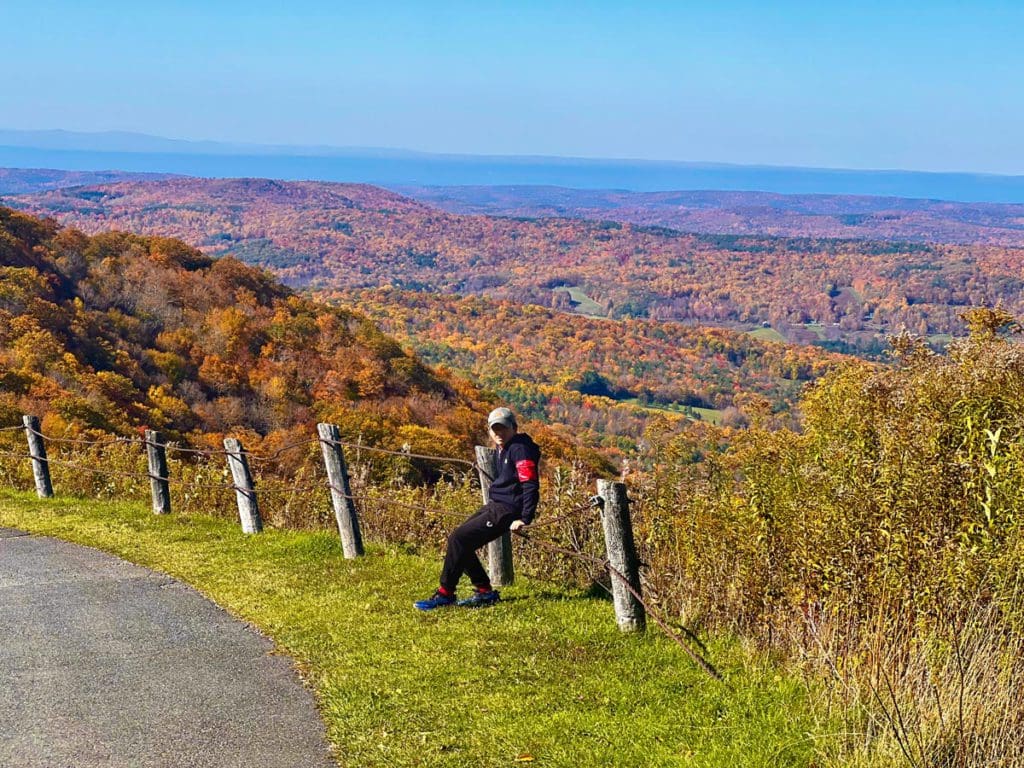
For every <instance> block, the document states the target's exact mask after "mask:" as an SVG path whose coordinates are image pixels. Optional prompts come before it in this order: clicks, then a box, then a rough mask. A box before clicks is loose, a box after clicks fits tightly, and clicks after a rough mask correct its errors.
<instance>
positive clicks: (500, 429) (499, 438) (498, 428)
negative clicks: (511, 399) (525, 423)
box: [487, 424, 516, 448]
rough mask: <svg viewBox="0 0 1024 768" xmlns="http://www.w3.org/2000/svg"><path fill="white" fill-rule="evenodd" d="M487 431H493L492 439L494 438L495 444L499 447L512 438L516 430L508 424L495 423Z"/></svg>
mask: <svg viewBox="0 0 1024 768" xmlns="http://www.w3.org/2000/svg"><path fill="white" fill-rule="evenodd" d="M487 431H488V432H490V433H491V439H492V440H494V443H495V445H497V446H498V447H499V448H500V447H501V446H503V445H504V444H505V443H507V442H508V441H509V440H511V439H512V435H514V434H515V433H516V431H515V430H514V429H512V427H510V426H508V425H507V424H494V425H492V426H491V427H489V428H488V430H487Z"/></svg>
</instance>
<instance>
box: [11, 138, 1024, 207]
mask: <svg viewBox="0 0 1024 768" xmlns="http://www.w3.org/2000/svg"><path fill="white" fill-rule="evenodd" d="M0 166H10V167H21V168H65V169H69V170H78V171H87V170H91V171H96V170H110V169H116V170H121V171H131V172H147V173H176V174H183V175H189V176H204V177H245V176H247V177H263V178H275V179H284V180H302V179H315V180H320V181H341V182H360V183H371V184H377V185H383V186H395V185H421V186H428V185H430V186H451V185H481V184H487V185H508V184H517V185H549V186H562V187H577V188H583V189H626V190H633V191H639V192H653V191H662V190H670V189H689V190H694V189H696V190H741V191H743V190H746V191H762V192H778V193H784V194H845V195H886V196H897V197H916V198H927V199H937V200H959V201H968V202H971V201H979V202H1001V203H1024V176H998V175H991V174H975V173H962V172H943V173H933V172H920V171H900V170H877V171H876V170H870V171H864V170H847V169H829V168H793V167H775V166H745V165H730V164H726V163H707V162H663V161H651V160H629V159H594V158H575V157H543V156H501V155H458V154H439V153H427V152H415V151H410V150H396V149H381V148H365V147H325V146H311V147H302V146H280V145H259V144H257V145H246V144H232V143H227V142H210V141H200V142H188V141H180V140H176V139H163V138H160V137H153V136H145V135H141V134H131V133H118V132H111V133H104V134H87V133H75V132H70V131H10V130H6V131H2V130H0Z"/></svg>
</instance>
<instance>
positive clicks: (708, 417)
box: [619, 397, 725, 424]
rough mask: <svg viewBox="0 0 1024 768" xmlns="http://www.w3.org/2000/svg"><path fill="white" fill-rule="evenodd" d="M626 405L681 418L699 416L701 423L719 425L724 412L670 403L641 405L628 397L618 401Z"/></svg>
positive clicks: (637, 400)
mask: <svg viewBox="0 0 1024 768" xmlns="http://www.w3.org/2000/svg"><path fill="white" fill-rule="evenodd" d="M619 402H620V403H625V404H626V405H632V406H633V407H634V408H641V409H643V410H645V411H666V412H668V413H678V414H679V415H681V416H689V417H691V418H692V414H695V415H697V416H700V418H701V420H702V421H706V422H708V423H709V424H719V423H720V422H721V420H722V414H723V413H725V412H724V411H721V410H718V409H716V408H697V407H695V406H686V405H677V404H674V403H672V404H670V403H646V404H644V403H641V402H640V399H639V398H637V397H628V398H624V399H622V400H620V401H619Z"/></svg>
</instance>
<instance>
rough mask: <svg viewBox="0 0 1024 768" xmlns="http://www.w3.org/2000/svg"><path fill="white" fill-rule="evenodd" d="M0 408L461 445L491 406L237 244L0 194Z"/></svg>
mask: <svg viewBox="0 0 1024 768" xmlns="http://www.w3.org/2000/svg"><path fill="white" fill-rule="evenodd" d="M0 278H2V279H0V420H2V422H3V423H4V424H11V423H17V422H18V420H19V419H20V415H21V414H22V413H37V414H40V415H43V414H46V420H45V421H44V431H48V432H50V433H54V434H69V433H73V432H76V431H81V430H89V429H92V430H97V431H103V432H108V433H116V434H121V435H129V434H134V433H135V432H136V431H137V430H138V429H139V428H141V427H143V426H148V427H151V428H156V429H161V430H164V431H165V432H166V433H168V434H169V436H171V437H172V438H176V439H188V440H191V441H192V442H207V443H210V444H213V445H216V444H217V443H218V441H219V438H220V437H221V436H223V434H224V433H227V432H231V433H233V434H236V435H244V436H248V437H247V442H248V443H249V444H250V445H251V446H253V447H255V446H258V445H259V444H260V443H261V442H262V441H263V440H270V441H271V443H273V442H274V441H275V440H276V441H280V440H282V439H284V438H285V437H286V436H287V435H288V434H289V433H290V431H292V430H301V431H302V433H303V435H304V436H308V431H309V428H310V425H311V424H312V423H313V422H314V421H315V420H318V419H320V420H327V421H333V422H335V423H339V424H341V425H343V427H344V428H345V429H346V431H347V432H348V433H350V434H362V435H364V436H365V437H366V438H367V439H383V438H384V436H387V439H389V440H391V441H392V442H395V441H397V442H398V443H401V442H402V441H410V440H413V441H414V442H417V444H420V443H422V444H424V445H428V444H430V445H431V446H432V447H433V448H434V449H435V452H436V450H439V449H447V450H457V451H460V452H465V451H467V450H470V446H471V445H472V443H473V442H476V441H478V440H479V439H481V437H482V435H481V432H482V426H481V423H480V419H481V416H480V412H481V411H482V410H483V409H484V408H486V407H488V405H487V404H486V403H484V402H482V401H481V399H480V397H479V395H478V394H477V393H476V391H475V390H474V389H473V388H472V387H471V386H470V385H468V384H466V383H464V382H461V381H458V380H456V379H453V378H451V377H447V376H439V375H437V374H436V373H434V372H433V371H431V370H430V369H429V368H427V367H425V366H424V365H422V364H421V363H420V362H419V361H418V360H417V359H416V358H414V357H411V356H410V355H408V354H405V353H404V352H403V351H402V349H401V348H400V346H399V345H398V344H397V343H396V342H395V341H394V340H393V339H391V338H390V337H388V336H385V335H384V334H382V333H381V332H380V331H379V330H378V329H377V327H376V326H375V325H374V324H373V323H372V322H371V321H370V320H368V319H367V318H366V317H364V316H362V315H359V314H356V313H354V312H351V311H349V310H346V309H343V308H341V307H327V306H324V305H320V304H316V303H314V302H312V301H310V300H308V299H305V298H302V297H300V296H297V295H295V294H294V293H293V292H292V291H291V290H289V289H287V288H285V287H284V286H282V285H281V284H280V283H279V282H277V280H275V279H274V278H273V277H272V276H271V275H269V274H267V273H265V272H261V271H259V270H256V269H253V268H251V267H248V266H246V265H244V264H242V263H241V262H239V261H237V260H236V259H233V258H221V259H212V258H210V257H209V256H205V255H204V254H202V253H200V252H198V251H196V250H194V249H192V248H190V247H188V246H186V245H185V244H183V243H181V242H179V241H176V240H170V239H166V238H161V237H141V236H138V235H132V234H126V233H116V232H115V233H106V234H101V235H95V236H93V237H88V236H86V235H84V234H82V233H80V232H78V231H76V230H74V229H62V228H60V227H58V226H57V225H56V224H54V223H53V222H46V221H41V220H39V219H35V218H32V217H30V216H26V215H24V214H21V213H18V212H15V211H12V210H10V209H4V208H0Z"/></svg>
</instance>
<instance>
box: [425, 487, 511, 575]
mask: <svg viewBox="0 0 1024 768" xmlns="http://www.w3.org/2000/svg"><path fill="white" fill-rule="evenodd" d="M517 517H518V515H517V514H516V511H515V510H514V509H512V507H510V506H508V505H507V504H500V503H498V502H494V501H492V502H490V503H489V504H484V505H483V506H482V507H480V509H478V510H477V511H476V513H475V514H474V515H473V516H472V517H470V518H469V519H468V520H466V522H464V523H463V524H462V525H460V526H459V527H458V528H456V529H455V530H454V531H452V532H451V535H450V536H449V537H448V549H447V551H446V552H445V554H444V567H443V568H442V569H441V586H442V587H444V588H445V589H447V590H448V591H449V592H453V593H454V592H455V587H456V585H457V584H458V583H459V579H460V578H461V577H462V574H464V573H465V574H466V575H467V576H469V580H470V581H472V582H473V585H474V586H476V587H489V586H490V584H491V579H490V577H488V575H487V571H485V570H484V567H483V565H482V564H481V563H480V558H479V557H477V556H476V551H477V550H478V549H479V548H480V547H482V546H483V545H484V544H487V543H488V542H491V541H494V540H495V539H497V538H498V537H500V536H501V535H502V534H503V533H505V532H506V531H508V529H509V527H510V526H511V525H512V521H513V520H515V519H516V518H517Z"/></svg>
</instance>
